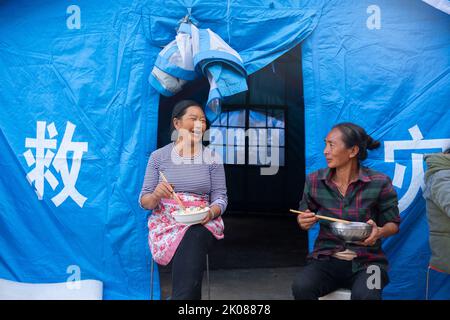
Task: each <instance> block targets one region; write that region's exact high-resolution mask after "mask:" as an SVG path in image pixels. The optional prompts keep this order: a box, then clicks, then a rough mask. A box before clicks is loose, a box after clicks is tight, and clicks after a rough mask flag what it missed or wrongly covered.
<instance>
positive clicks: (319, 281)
mask: <svg viewBox="0 0 450 320" xmlns="http://www.w3.org/2000/svg"><path fill="white" fill-rule="evenodd" d="M378 270H380V272H379V275H380V281H379V284H380V286H379V289H377V288H373V285H370V284H369V285H368V282H369V283H374V282H372V281H371V280H372V279H373V275H374V273H373V271H372V270H369V271H370V272H367V270H362V271H358V272H353V271H352V262H351V261H345V260H340V259H337V258H333V257H330V259H329V260H317V259H311V260H309V261H308V263H307V264H306V265H305V266H304V267H302V268H301V270H300V272H299V273H298V274H297V276H296V278H295V280H294V283H293V284H292V293H293V295H294V298H295V299H296V300H317V299H318V298H319V297H322V296H324V295H327V294H329V293H331V292H333V291H335V290H337V289H339V288H345V289H351V291H352V294H351V299H352V300H381V292H382V290H383V288H384V287H385V286H386V285H387V284H388V282H389V278H388V275H387V273H386V271H384V270H383V269H382V268H380V269H378ZM371 276H372V278H370V279H369V277H371ZM368 280H369V281H368Z"/></svg>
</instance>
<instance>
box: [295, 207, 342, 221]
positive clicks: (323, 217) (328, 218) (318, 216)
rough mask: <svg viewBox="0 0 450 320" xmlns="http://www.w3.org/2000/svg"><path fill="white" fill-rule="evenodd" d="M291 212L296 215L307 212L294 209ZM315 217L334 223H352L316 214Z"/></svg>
mask: <svg viewBox="0 0 450 320" xmlns="http://www.w3.org/2000/svg"><path fill="white" fill-rule="evenodd" d="M289 211H291V212H294V213H306V212H303V211H298V210H293V209H289ZM315 216H316V217H317V218H319V219H323V220H329V221H333V222H342V223H350V221H347V220H343V219H336V218H331V217H326V216H321V215H318V214H315Z"/></svg>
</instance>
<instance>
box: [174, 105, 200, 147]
mask: <svg viewBox="0 0 450 320" xmlns="http://www.w3.org/2000/svg"><path fill="white" fill-rule="evenodd" d="M173 124H174V127H175V129H176V130H177V131H178V135H179V137H182V139H183V141H185V142H191V143H199V142H201V141H202V137H203V133H204V132H205V130H206V117H205V113H204V112H203V110H202V108H200V107H199V106H190V107H188V108H187V109H186V112H185V113H184V115H183V116H182V117H181V118H180V119H177V118H174V119H173Z"/></svg>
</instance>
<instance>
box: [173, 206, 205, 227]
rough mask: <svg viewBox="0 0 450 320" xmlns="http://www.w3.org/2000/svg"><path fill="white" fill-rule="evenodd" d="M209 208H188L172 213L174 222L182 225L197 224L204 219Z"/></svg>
mask: <svg viewBox="0 0 450 320" xmlns="http://www.w3.org/2000/svg"><path fill="white" fill-rule="evenodd" d="M209 210H210V209H209V207H188V208H186V210H182V209H180V210H176V211H174V212H172V216H173V217H174V219H175V221H176V222H178V223H182V224H187V225H191V224H197V223H200V222H202V221H203V219H205V218H206V216H207V215H208V212H209Z"/></svg>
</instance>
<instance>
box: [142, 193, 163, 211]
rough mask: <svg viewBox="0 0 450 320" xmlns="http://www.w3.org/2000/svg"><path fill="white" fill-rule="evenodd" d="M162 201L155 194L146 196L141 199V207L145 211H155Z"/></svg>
mask: <svg viewBox="0 0 450 320" xmlns="http://www.w3.org/2000/svg"><path fill="white" fill-rule="evenodd" d="M159 201H160V199H158V198H157V197H156V196H155V195H154V194H153V193H147V194H144V195H143V196H142V197H141V205H142V207H144V208H145V209H148V210H153V209H155V208H156V207H157V206H158V203H159Z"/></svg>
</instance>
